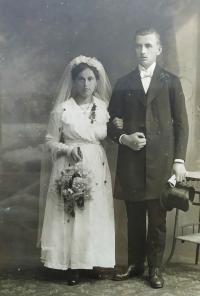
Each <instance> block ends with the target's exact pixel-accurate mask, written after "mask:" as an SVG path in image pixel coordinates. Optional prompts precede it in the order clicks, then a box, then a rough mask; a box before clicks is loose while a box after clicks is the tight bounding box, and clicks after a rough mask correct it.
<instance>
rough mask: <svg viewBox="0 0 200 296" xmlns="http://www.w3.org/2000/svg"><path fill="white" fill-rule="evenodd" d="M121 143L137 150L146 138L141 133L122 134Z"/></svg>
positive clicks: (144, 142) (142, 145)
mask: <svg viewBox="0 0 200 296" xmlns="http://www.w3.org/2000/svg"><path fill="white" fill-rule="evenodd" d="M121 141H122V144H124V145H126V146H128V147H129V148H131V149H133V150H135V151H138V150H140V149H142V148H143V147H144V146H145V145H146V142H147V140H146V138H145V135H144V134H143V133H138V132H137V133H134V134H131V135H123V137H122V139H121Z"/></svg>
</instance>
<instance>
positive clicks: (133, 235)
mask: <svg viewBox="0 0 200 296" xmlns="http://www.w3.org/2000/svg"><path fill="white" fill-rule="evenodd" d="M125 203H126V210H127V218H128V264H142V263H144V262H145V259H146V256H147V262H148V266H149V267H161V264H162V259H163V253H164V250H165V242H166V213H167V212H166V211H165V210H164V209H163V208H162V207H161V205H160V200H159V199H153V200H146V201H142V202H137V201H136V202H135V201H125ZM147 216H148V231H147V229H146V217H147Z"/></svg>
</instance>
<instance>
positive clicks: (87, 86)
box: [74, 68, 97, 98]
mask: <svg viewBox="0 0 200 296" xmlns="http://www.w3.org/2000/svg"><path fill="white" fill-rule="evenodd" d="M96 85H97V80H96V77H95V75H94V72H93V71H92V70H91V69H89V68H87V69H85V70H84V71H82V72H80V73H79V74H78V75H77V77H76V79H75V81H74V87H75V90H76V92H77V93H78V94H79V95H80V96H81V97H83V98H88V97H90V96H91V95H92V94H93V92H94V90H95V88H96Z"/></svg>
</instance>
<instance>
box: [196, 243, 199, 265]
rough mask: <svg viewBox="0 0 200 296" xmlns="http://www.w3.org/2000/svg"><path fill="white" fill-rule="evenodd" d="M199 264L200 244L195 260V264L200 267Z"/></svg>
mask: <svg viewBox="0 0 200 296" xmlns="http://www.w3.org/2000/svg"><path fill="white" fill-rule="evenodd" d="M198 263H199V244H197V249H196V258H195V264H196V265H198Z"/></svg>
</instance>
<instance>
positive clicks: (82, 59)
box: [70, 55, 103, 71]
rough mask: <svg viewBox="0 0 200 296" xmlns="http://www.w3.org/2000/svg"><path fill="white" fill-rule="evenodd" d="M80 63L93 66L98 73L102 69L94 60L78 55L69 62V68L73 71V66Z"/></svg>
mask: <svg viewBox="0 0 200 296" xmlns="http://www.w3.org/2000/svg"><path fill="white" fill-rule="evenodd" d="M81 63H85V64H87V65H89V66H93V67H95V68H96V69H97V70H98V71H100V70H101V69H102V67H103V65H102V64H101V63H100V62H99V61H98V60H97V59H96V58H90V57H86V56H83V55H80V56H78V57H76V58H75V59H73V60H72V61H71V62H70V68H71V69H73V68H74V67H75V66H78V65H79V64H81Z"/></svg>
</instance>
